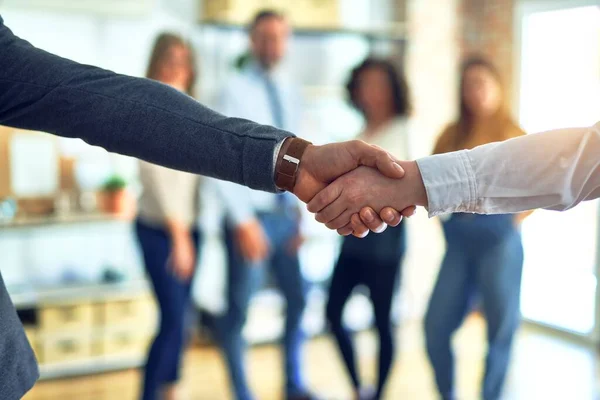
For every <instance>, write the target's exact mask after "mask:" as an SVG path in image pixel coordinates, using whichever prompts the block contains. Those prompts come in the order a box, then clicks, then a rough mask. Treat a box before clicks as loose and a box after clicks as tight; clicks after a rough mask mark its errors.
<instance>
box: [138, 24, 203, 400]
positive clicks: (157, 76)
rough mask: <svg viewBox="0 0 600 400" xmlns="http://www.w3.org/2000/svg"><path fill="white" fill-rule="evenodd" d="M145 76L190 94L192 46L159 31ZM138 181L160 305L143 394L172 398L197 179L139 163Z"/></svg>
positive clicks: (196, 235)
mask: <svg viewBox="0 0 600 400" xmlns="http://www.w3.org/2000/svg"><path fill="white" fill-rule="evenodd" d="M146 77H147V78H150V79H154V80H157V81H160V82H162V83H164V84H167V85H170V86H172V87H173V88H175V89H177V90H179V91H181V92H184V93H187V94H189V95H192V94H193V93H192V90H193V87H194V84H195V81H196V66H195V63H194V54H193V50H192V48H191V47H190V45H189V44H188V43H186V42H185V41H184V40H183V39H181V38H180V37H179V36H176V35H173V34H170V33H163V34H161V35H159V36H158V38H157V39H156V42H155V44H154V50H153V51H152V55H151V57H150V64H149V66H148V71H147V74H146ZM148 134H151V132H148ZM140 180H141V183H142V186H143V192H142V195H141V197H140V200H139V205H138V217H137V220H136V224H135V228H136V234H137V238H138V241H139V243H140V247H141V250H142V254H143V258H144V265H145V269H146V273H147V274H148V277H149V278H150V281H151V282H152V287H153V289H154V295H155V297H156V300H157V302H158V305H159V309H160V324H159V328H158V333H157V335H156V337H155V338H154V341H153V343H152V345H151V347H150V351H149V353H148V358H147V361H146V365H145V368H144V381H143V388H142V394H141V398H142V399H144V400H154V399H164V400H174V399H175V398H176V384H177V381H178V378H179V367H180V362H181V353H182V350H183V347H184V342H185V316H186V314H187V311H188V310H189V304H190V288H191V279H192V277H193V274H194V268H195V266H196V260H197V258H198V250H199V242H200V232H199V230H198V229H197V227H196V225H195V224H196V220H197V217H198V211H199V202H198V194H199V184H200V178H199V177H198V175H193V174H188V173H185V172H180V171H175V170H172V169H169V168H165V167H161V166H158V165H154V164H150V163H147V162H144V161H140Z"/></svg>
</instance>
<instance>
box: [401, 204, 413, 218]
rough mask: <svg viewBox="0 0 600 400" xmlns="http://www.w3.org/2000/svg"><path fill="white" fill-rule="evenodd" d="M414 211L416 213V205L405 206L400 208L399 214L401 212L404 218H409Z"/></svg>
mask: <svg viewBox="0 0 600 400" xmlns="http://www.w3.org/2000/svg"><path fill="white" fill-rule="evenodd" d="M416 213H417V207H416V206H410V207H407V208H405V209H404V210H402V211H401V212H400V214H402V215H403V216H404V217H406V218H410V217H412V216H413V215H415V214H416Z"/></svg>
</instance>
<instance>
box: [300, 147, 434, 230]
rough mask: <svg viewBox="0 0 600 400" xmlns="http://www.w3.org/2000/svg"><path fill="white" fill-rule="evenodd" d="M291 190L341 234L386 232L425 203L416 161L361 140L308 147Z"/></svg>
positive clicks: (320, 219) (423, 188)
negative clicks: (398, 156)
mask: <svg viewBox="0 0 600 400" xmlns="http://www.w3.org/2000/svg"><path fill="white" fill-rule="evenodd" d="M293 193H294V194H295V195H296V196H297V197H298V198H299V199H300V200H302V201H303V202H305V203H307V204H308V210H309V211H310V212H312V213H315V214H316V220H317V221H319V222H321V223H323V224H325V226H327V227H328V228H329V229H335V230H337V231H338V233H339V234H340V235H344V236H347V235H350V234H354V235H355V236H357V237H364V236H366V235H367V234H368V232H369V231H373V232H382V231H383V230H384V229H385V227H386V225H385V224H387V225H390V226H397V225H398V224H399V223H400V221H401V220H402V217H403V216H404V217H410V216H411V215H413V214H414V213H415V209H416V206H426V205H427V193H426V190H425V187H424V185H423V180H422V178H421V173H420V172H419V168H418V166H417V163H416V162H415V161H400V160H396V159H395V158H394V157H393V156H391V155H390V154H389V153H388V152H387V151H385V150H383V149H381V148H379V147H377V146H372V145H369V144H367V143H365V142H362V141H359V140H353V141H349V142H343V143H335V144H328V145H324V146H314V145H309V146H308V147H307V149H306V150H305V151H304V153H303V155H302V158H301V160H300V164H299V167H298V172H297V175H296V182H295V185H294V189H293Z"/></svg>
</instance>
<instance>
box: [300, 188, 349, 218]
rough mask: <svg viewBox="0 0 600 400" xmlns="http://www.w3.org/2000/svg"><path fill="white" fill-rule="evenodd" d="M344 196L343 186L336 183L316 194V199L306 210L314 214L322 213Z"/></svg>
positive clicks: (313, 199) (314, 198)
mask: <svg viewBox="0 0 600 400" xmlns="http://www.w3.org/2000/svg"><path fill="white" fill-rule="evenodd" d="M341 194H342V185H337V184H336V183H335V182H334V183H332V184H330V185H329V186H327V187H326V188H325V189H323V190H321V191H320V192H319V193H317V194H316V196H315V197H313V198H312V200H311V201H310V202H309V203H308V205H307V206H306V208H307V209H308V211H310V212H311V213H313V214H316V213H318V212H320V211H321V210H322V209H324V208H325V207H327V206H328V205H329V204H331V203H333V202H334V201H336V200H337V198H338V197H340V196H341Z"/></svg>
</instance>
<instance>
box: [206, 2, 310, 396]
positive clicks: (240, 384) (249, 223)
mask: <svg viewBox="0 0 600 400" xmlns="http://www.w3.org/2000/svg"><path fill="white" fill-rule="evenodd" d="M288 37H289V26H288V24H287V22H286V20H285V18H284V17H283V16H281V15H280V14H277V13H275V12H271V11H265V12H261V13H259V14H258V15H257V16H256V17H255V19H254V22H253V23H252V25H251V27H250V39H251V40H250V43H251V50H252V54H251V57H249V58H248V59H247V60H246V62H245V63H244V65H242V67H241V71H240V72H239V73H238V74H237V75H236V76H234V77H233V78H232V79H231V80H230V81H229V82H228V84H227V85H226V86H225V88H224V89H223V92H222V93H221V98H220V111H221V112H222V113H223V114H225V115H227V116H231V117H239V118H245V119H251V120H253V121H258V122H260V123H263V124H265V125H272V126H275V127H278V128H280V129H284V130H288V131H298V127H299V124H300V121H299V119H300V109H301V103H302V100H301V96H300V93H299V91H298V90H297V88H296V86H295V85H294V84H293V83H292V82H291V80H290V79H289V78H288V77H287V76H286V75H285V73H284V72H283V71H282V69H281V67H280V63H281V60H282V58H283V57H284V55H285V52H286V48H287V42H288ZM217 187H218V192H219V195H220V197H221V199H222V201H223V203H224V205H225V209H226V222H225V229H224V231H225V244H226V247H227V259H228V269H229V271H228V272H229V273H228V274H227V275H228V282H227V283H228V285H227V286H228V288H227V292H226V293H227V300H228V305H229V306H228V311H227V313H226V314H225V315H223V316H221V317H218V318H217V320H216V329H217V330H218V335H217V336H218V340H219V341H220V344H221V346H222V349H223V352H224V355H225V358H226V361H227V365H228V368H229V374H230V378H231V382H232V386H233V391H234V393H235V396H236V398H237V399H238V400H250V399H253V396H252V394H251V393H250V390H249V387H248V382H247V377H246V371H245V366H244V355H245V350H246V347H245V343H244V340H243V338H242V329H243V327H244V324H245V322H246V316H247V313H248V305H249V301H250V298H251V296H252V294H253V293H254V292H255V291H256V290H257V289H258V288H259V286H260V284H261V282H262V281H263V277H264V275H265V269H266V267H269V268H270V272H272V274H273V276H274V278H275V282H276V283H277V284H278V286H279V289H280V290H281V292H282V294H283V295H284V297H285V300H286V303H287V308H286V326H285V335H284V353H285V360H284V363H285V372H286V386H285V393H286V397H287V399H293V400H296V399H298V400H300V399H302V400H304V399H312V398H313V397H312V396H311V395H310V394H309V393H308V391H307V389H306V387H305V385H304V379H303V377H302V364H303V363H302V354H301V353H302V344H303V341H304V340H303V332H302V327H301V321H302V314H303V311H304V308H305V304H306V298H305V297H306V288H305V286H306V285H305V282H304V280H303V277H302V274H301V271H300V263H299V259H298V246H299V243H300V232H299V228H300V209H299V208H298V203H297V200H296V199H295V198H293V197H292V196H290V195H289V194H288V193H284V194H277V195H274V194H269V193H263V192H258V191H253V190H250V189H248V188H246V187H243V186H240V185H236V184H232V183H228V182H222V181H220V182H217ZM240 199H244V200H245V201H240Z"/></svg>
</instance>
